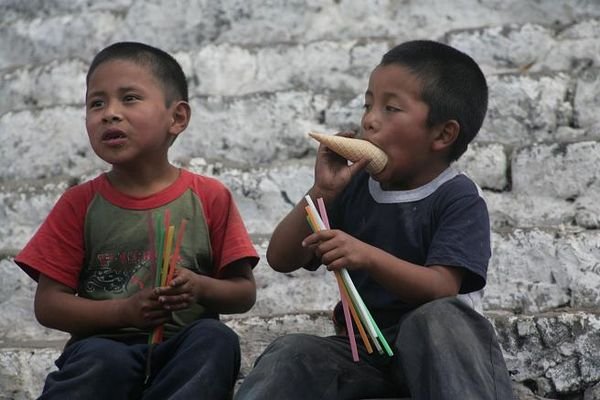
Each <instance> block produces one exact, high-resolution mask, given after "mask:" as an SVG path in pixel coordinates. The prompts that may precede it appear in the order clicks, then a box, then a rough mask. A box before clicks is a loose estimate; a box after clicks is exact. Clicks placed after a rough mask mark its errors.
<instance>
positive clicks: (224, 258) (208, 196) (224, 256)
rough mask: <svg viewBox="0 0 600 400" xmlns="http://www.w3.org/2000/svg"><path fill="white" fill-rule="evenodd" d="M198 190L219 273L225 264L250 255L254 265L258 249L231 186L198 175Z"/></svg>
mask: <svg viewBox="0 0 600 400" xmlns="http://www.w3.org/2000/svg"><path fill="white" fill-rule="evenodd" d="M194 192H195V193H196V194H197V195H198V196H199V197H200V199H201V201H202V207H203V211H204V215H205V217H206V220H207V223H208V229H209V234H210V244H211V247H212V253H213V259H214V265H215V267H216V270H217V275H218V274H219V272H220V271H221V270H222V269H223V267H225V266H226V265H228V264H231V263H232V262H234V261H237V260H240V259H242V258H248V259H249V261H250V264H251V266H252V267H254V266H255V265H256V264H257V263H258V259H259V257H258V253H257V252H256V249H255V248H254V245H253V244H252V241H251V240H250V236H249V235H248V231H247V230H246V226H245V225H244V222H243V220H242V217H241V215H240V213H239V211H238V208H237V206H236V205H235V202H234V200H233V196H232V195H231V192H230V191H229V189H227V188H226V187H225V186H224V185H223V184H222V183H221V182H219V181H217V180H216V179H212V178H208V177H200V176H198V178H197V179H196V180H195V184H194Z"/></svg>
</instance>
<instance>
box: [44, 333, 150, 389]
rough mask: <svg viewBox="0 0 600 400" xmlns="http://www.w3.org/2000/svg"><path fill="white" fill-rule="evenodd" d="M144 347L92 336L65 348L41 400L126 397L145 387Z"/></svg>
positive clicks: (49, 376)
mask: <svg viewBox="0 0 600 400" xmlns="http://www.w3.org/2000/svg"><path fill="white" fill-rule="evenodd" d="M144 360H145V347H144V346H141V345H127V344H123V343H120V342H117V341H114V340H110V339H105V338H97V337H91V338H87V339H81V340H79V341H77V342H75V343H72V344H70V345H69V346H67V348H65V350H64V351H63V353H62V355H61V356H60V357H59V358H58V360H57V361H56V365H57V367H58V371H54V372H51V373H50V374H49V375H48V377H47V378H46V383H45V385H44V390H43V392H42V395H41V396H40V397H39V399H41V400H50V399H60V400H63V399H69V400H77V399H81V400H94V399H98V400H104V399H111V400H120V399H123V400H127V399H132V398H139V396H140V395H141V392H142V389H143V374H144Z"/></svg>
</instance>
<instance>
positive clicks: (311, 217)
mask: <svg viewBox="0 0 600 400" xmlns="http://www.w3.org/2000/svg"><path fill="white" fill-rule="evenodd" d="M305 199H306V202H307V203H308V206H306V207H305V210H306V213H307V217H306V218H307V220H308V224H309V225H310V227H311V229H312V230H313V232H317V231H321V230H325V229H329V220H328V218H327V212H326V209H325V204H324V203H323V199H322V198H319V199H317V203H318V204H319V211H320V212H321V215H320V216H319V213H318V212H317V208H316V207H315V204H314V203H313V201H312V199H311V198H310V196H308V195H307V196H306V197H305ZM321 217H323V219H321ZM334 273H335V278H336V281H337V284H338V288H339V290H340V297H341V300H342V307H343V309H344V317H345V318H344V319H345V320H346V330H347V332H348V338H349V340H350V349H351V351H352V359H353V360H354V361H358V360H359V357H358V349H357V347H356V338H355V335H354V328H353V326H352V319H351V318H350V314H352V317H353V318H354V322H355V323H356V326H357V328H358V331H359V333H360V337H361V339H362V341H363V343H364V345H365V348H366V349H367V352H368V353H372V352H373V348H372V347H371V345H370V343H369V340H368V338H367V335H366V333H365V329H364V328H363V325H364V326H365V327H366V328H367V332H368V333H369V336H371V340H372V341H373V344H374V345H375V348H376V349H377V351H378V352H379V353H380V354H383V349H382V348H381V346H383V348H385V351H386V353H387V354H388V355H389V356H390V357H391V356H392V355H393V354H394V353H393V352H392V349H391V348H390V346H389V345H388V343H387V341H386V340H385V337H384V336H383V335H382V333H381V331H380V330H379V327H378V326H377V324H376V323H375V320H374V319H373V317H372V316H371V313H370V312H369V310H368V309H367V307H366V306H365V303H364V302H363V300H362V298H361V297H360V295H359V293H358V290H356V287H355V286H354V282H352V279H351V278H350V274H348V271H347V270H346V269H345V268H343V269H342V270H341V272H340V271H334ZM380 343H381V345H380Z"/></svg>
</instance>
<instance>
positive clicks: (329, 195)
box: [307, 185, 338, 204]
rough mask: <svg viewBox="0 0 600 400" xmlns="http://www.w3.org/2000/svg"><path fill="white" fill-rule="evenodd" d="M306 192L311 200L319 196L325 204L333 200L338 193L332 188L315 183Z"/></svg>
mask: <svg viewBox="0 0 600 400" xmlns="http://www.w3.org/2000/svg"><path fill="white" fill-rule="evenodd" d="M307 194H308V195H309V196H310V197H311V199H313V200H316V199H318V198H320V197H321V198H323V201H324V202H325V204H328V203H329V202H332V201H333V200H335V198H336V197H337V195H338V192H337V191H334V190H327V189H323V188H321V187H319V186H317V185H314V186H313V187H311V188H310V189H309V190H308V193H307Z"/></svg>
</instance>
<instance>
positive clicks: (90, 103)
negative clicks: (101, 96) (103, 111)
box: [88, 100, 104, 108]
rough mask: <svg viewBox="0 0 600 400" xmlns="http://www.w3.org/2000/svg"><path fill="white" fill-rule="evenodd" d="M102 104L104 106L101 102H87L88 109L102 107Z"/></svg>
mask: <svg viewBox="0 0 600 400" xmlns="http://www.w3.org/2000/svg"><path fill="white" fill-rule="evenodd" d="M102 104H104V103H103V101H102V100H90V101H88V108H98V107H102Z"/></svg>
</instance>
